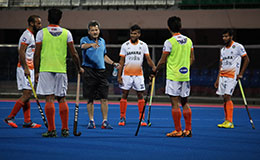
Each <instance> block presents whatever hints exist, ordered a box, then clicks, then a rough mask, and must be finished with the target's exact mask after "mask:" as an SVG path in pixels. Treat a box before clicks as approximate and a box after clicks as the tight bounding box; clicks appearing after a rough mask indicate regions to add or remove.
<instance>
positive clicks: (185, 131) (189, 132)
mask: <svg viewBox="0 0 260 160" xmlns="http://www.w3.org/2000/svg"><path fill="white" fill-rule="evenodd" d="M183 136H184V137H192V132H191V130H186V129H184V130H183Z"/></svg>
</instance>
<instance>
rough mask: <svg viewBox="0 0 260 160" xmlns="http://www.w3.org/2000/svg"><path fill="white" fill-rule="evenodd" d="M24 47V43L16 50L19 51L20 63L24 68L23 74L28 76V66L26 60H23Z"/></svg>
mask: <svg viewBox="0 0 260 160" xmlns="http://www.w3.org/2000/svg"><path fill="white" fill-rule="evenodd" d="M26 49H27V45H26V44H21V46H20V49H19V50H18V52H19V60H20V63H21V65H22V67H23V69H24V75H25V76H26V77H27V76H30V71H29V68H28V66H27V63H26V60H25V52H26Z"/></svg>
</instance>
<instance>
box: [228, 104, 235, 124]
mask: <svg viewBox="0 0 260 160" xmlns="http://www.w3.org/2000/svg"><path fill="white" fill-rule="evenodd" d="M233 109H234V107H233V102H232V101H231V100H230V101H227V102H226V110H227V120H228V121H230V122H233Z"/></svg>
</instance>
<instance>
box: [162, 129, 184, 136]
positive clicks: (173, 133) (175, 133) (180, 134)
mask: <svg viewBox="0 0 260 160" xmlns="http://www.w3.org/2000/svg"><path fill="white" fill-rule="evenodd" d="M166 136H167V137H183V133H182V131H176V130H174V131H172V132H171V133H167V134H166Z"/></svg>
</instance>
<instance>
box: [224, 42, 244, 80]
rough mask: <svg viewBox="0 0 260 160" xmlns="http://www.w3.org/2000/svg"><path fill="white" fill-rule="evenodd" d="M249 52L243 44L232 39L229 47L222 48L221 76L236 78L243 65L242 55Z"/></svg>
mask: <svg viewBox="0 0 260 160" xmlns="http://www.w3.org/2000/svg"><path fill="white" fill-rule="evenodd" d="M246 55H247V53H246V51H245V48H244V46H243V45H241V44H239V43H237V42H234V41H232V43H231V45H230V46H229V47H223V48H222V49H221V50H220V61H221V68H220V73H219V74H220V76H222V77H229V78H234V79H236V77H237V75H238V74H239V70H240V66H241V57H243V56H246Z"/></svg>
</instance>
